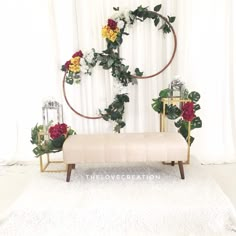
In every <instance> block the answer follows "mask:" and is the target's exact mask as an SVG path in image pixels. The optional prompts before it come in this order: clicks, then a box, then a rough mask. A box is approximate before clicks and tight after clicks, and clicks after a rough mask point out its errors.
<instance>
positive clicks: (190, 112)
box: [182, 102, 195, 121]
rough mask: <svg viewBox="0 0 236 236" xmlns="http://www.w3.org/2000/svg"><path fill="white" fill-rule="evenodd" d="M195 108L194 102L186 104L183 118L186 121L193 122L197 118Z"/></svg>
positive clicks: (183, 108) (183, 107) (183, 109)
mask: <svg viewBox="0 0 236 236" xmlns="http://www.w3.org/2000/svg"><path fill="white" fill-rule="evenodd" d="M193 108H194V104H193V102H186V103H185V104H184V105H183V106H182V117H183V119H184V120H186V121H192V120H193V118H194V117H195V114H194V109H193Z"/></svg>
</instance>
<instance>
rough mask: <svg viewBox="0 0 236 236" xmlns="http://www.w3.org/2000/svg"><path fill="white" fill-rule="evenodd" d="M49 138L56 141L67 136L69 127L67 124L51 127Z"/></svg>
mask: <svg viewBox="0 0 236 236" xmlns="http://www.w3.org/2000/svg"><path fill="white" fill-rule="evenodd" d="M48 132H49V136H50V138H52V139H56V138H59V137H61V136H62V135H65V134H67V125H66V124H64V123H63V124H59V123H58V124H56V125H54V126H51V127H50V128H49V130H48Z"/></svg>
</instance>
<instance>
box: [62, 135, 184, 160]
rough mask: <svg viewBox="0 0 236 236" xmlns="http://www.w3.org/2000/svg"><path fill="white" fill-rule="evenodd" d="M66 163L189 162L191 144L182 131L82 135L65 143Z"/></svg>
mask: <svg viewBox="0 0 236 236" xmlns="http://www.w3.org/2000/svg"><path fill="white" fill-rule="evenodd" d="M63 158H64V162H65V163H66V164H75V163H108V162H114V163H116V162H118V163H120V162H152V161H186V160H187V143H186V141H185V140H184V139H183V137H182V136H181V135H180V134H179V133H122V134H114V133H112V134H78V135H71V136H69V137H68V138H67V139H66V141H65V142H64V145H63Z"/></svg>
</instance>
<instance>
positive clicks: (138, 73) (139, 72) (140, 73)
mask: <svg viewBox="0 0 236 236" xmlns="http://www.w3.org/2000/svg"><path fill="white" fill-rule="evenodd" d="M135 74H136V75H137V76H142V75H143V72H141V71H140V70H139V68H136V69H135Z"/></svg>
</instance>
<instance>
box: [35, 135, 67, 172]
mask: <svg viewBox="0 0 236 236" xmlns="http://www.w3.org/2000/svg"><path fill="white" fill-rule="evenodd" d="M41 136H44V137H47V136H48V134H47V133H45V132H40V133H39V134H38V140H39V141H40V137H41ZM43 157H46V163H45V164H44V161H43ZM51 163H53V164H55V163H58V164H64V166H65V167H64V168H63V169H58V170H55V169H50V170H49V169H48V167H49V165H50V164H51ZM39 164H40V171H41V172H54V173H58V172H66V171H67V165H66V164H65V163H64V161H62V160H61V161H54V160H53V161H52V160H50V156H49V153H47V154H44V155H41V156H39Z"/></svg>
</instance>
